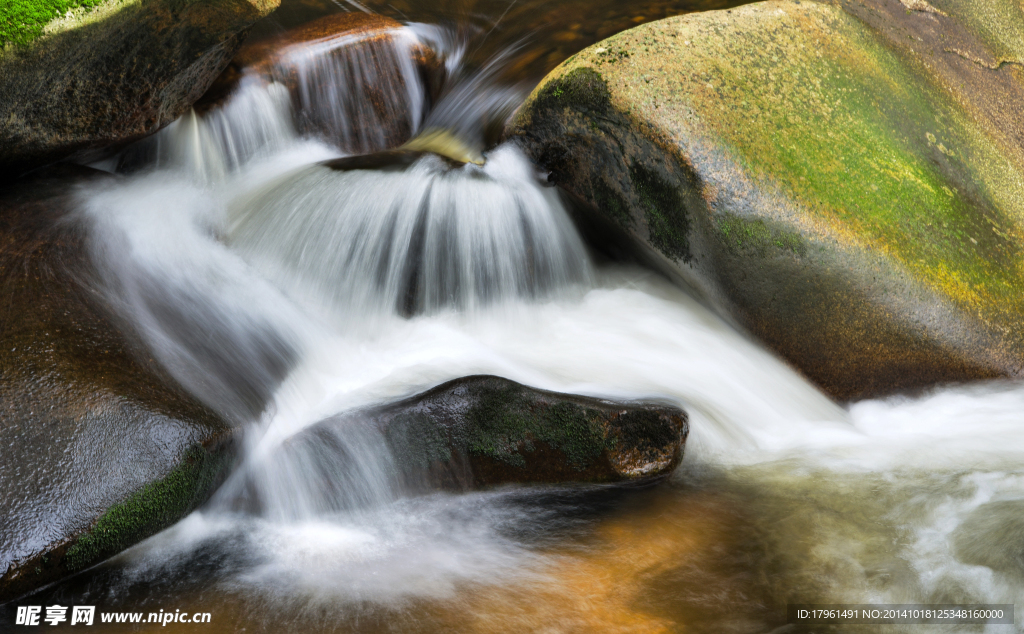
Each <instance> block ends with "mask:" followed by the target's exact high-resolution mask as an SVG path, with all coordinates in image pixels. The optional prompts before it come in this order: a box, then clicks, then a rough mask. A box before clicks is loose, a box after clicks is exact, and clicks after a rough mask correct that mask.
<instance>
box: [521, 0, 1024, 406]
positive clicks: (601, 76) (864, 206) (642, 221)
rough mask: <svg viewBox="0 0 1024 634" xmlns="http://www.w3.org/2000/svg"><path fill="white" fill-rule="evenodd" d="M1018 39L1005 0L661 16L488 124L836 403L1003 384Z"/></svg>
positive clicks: (1016, 156) (1017, 277)
mask: <svg viewBox="0 0 1024 634" xmlns="http://www.w3.org/2000/svg"><path fill="white" fill-rule="evenodd" d="M1022 32H1024V7H1022V6H1021V4H1020V3H1019V2H1011V1H1010V0H983V1H982V2H977V3H975V2H972V3H963V2H956V1H955V0H934V1H933V2H931V3H926V2H923V1H922V0H914V1H913V2H910V0H905V1H902V0H855V1H854V0H851V1H849V2H847V1H845V0H844V1H841V2H840V1H834V2H826V1H822V2H808V1H806V0H805V1H803V2H798V1H781V2H762V3H757V4H752V5H748V6H745V7H742V8H738V9H732V10H730V11H714V12H707V13H702V14H693V15H687V16H682V17H678V18H669V19H666V20H662V21H659V22H654V23H650V24H646V25H643V26H640V27H638V28H635V29H632V30H630V31H627V32H624V33H621V34H619V35H616V36H614V37H612V38H609V39H608V40H605V41H603V42H601V43H599V44H597V45H595V46H592V47H590V48H588V49H586V50H584V51H582V52H581V53H579V54H577V55H575V56H574V57H572V58H570V59H569V60H567V61H566V62H565V63H564V64H562V65H561V66H560V67H559V68H557V69H556V70H555V71H554V72H552V73H551V74H550V75H549V76H548V77H547V78H546V79H545V80H544V81H543V82H542V83H541V85H540V86H538V87H537V89H536V90H535V91H534V92H533V94H532V95H531V97H530V98H529V99H528V101H527V102H526V103H525V104H524V106H523V107H522V108H521V109H520V111H519V112H518V113H517V115H516V117H515V118H514V120H513V121H512V123H511V124H510V126H509V127H508V129H507V131H506V134H507V136H509V137H514V138H515V139H517V140H518V142H519V143H520V144H521V145H522V146H523V147H524V148H525V149H526V150H527V151H528V153H529V154H530V155H531V156H533V157H534V158H535V159H536V160H537V161H538V162H540V163H542V164H543V165H544V166H546V167H547V168H548V169H549V170H551V179H552V180H553V181H555V182H557V183H558V184H560V185H561V186H562V187H563V188H565V189H566V190H568V191H569V192H571V193H572V194H574V195H575V196H577V197H578V198H580V199H582V201H584V202H585V203H587V205H588V206H589V208H590V209H589V211H584V212H581V214H582V215H581V218H583V219H584V220H587V221H592V222H591V224H594V223H597V224H600V226H601V227H603V228H604V234H605V235H607V234H608V233H609V231H610V232H612V233H613V234H614V233H616V232H617V233H618V235H619V236H620V237H622V236H625V237H627V238H628V239H629V240H632V241H633V242H634V243H640V244H641V245H642V247H643V249H642V250H643V254H644V257H645V258H647V259H648V261H649V262H651V263H653V264H654V265H656V266H658V267H660V268H662V270H664V271H666V272H668V273H669V274H670V275H672V276H674V277H676V278H677V279H679V280H680V281H681V282H685V283H686V284H688V285H690V286H692V287H694V288H695V289H696V290H697V291H698V292H699V293H700V294H702V295H703V296H704V297H705V298H706V299H707V300H708V301H709V302H711V303H712V304H714V305H716V306H718V307H719V308H720V309H721V310H722V311H723V312H724V313H725V314H728V315H730V316H732V317H733V318H734V319H735V320H736V321H737V322H738V323H740V324H742V325H743V326H745V327H746V328H747V329H749V330H750V331H751V332H752V333H753V334H754V335H756V336H757V337H759V338H760V339H761V340H762V341H764V342H765V343H766V344H767V345H768V346H770V347H771V348H773V349H774V350H776V351H777V352H778V353H779V354H781V355H782V356H783V357H785V358H786V359H788V360H789V361H790V362H792V363H793V364H794V365H795V366H796V367H798V368H799V369H801V370H802V371H803V372H804V373H805V374H806V375H807V376H808V377H810V378H811V379H813V380H814V381H816V382H817V383H818V384H820V385H821V386H822V387H824V388H825V389H826V390H827V391H828V392H829V393H831V394H832V395H833V396H835V397H837V398H840V399H849V398H855V397H862V396H868V395H877V394H883V393H886V392H891V391H895V390H900V389H912V388H915V387H919V386H925V385H930V384H933V383H935V382H944V381H963V380H969V379H976V378H987V377H1005V376H1019V375H1020V373H1021V366H1022V361H1024V318H1022V315H1024V64H1022V62H1024V44H1022V42H1024V38H1022V36H1021V34H1022ZM584 224H586V223H584Z"/></svg>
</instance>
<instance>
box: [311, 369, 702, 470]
mask: <svg viewBox="0 0 1024 634" xmlns="http://www.w3.org/2000/svg"><path fill="white" fill-rule="evenodd" d="M347 424H361V425H368V426H371V427H373V428H375V429H376V430H377V431H379V432H380V433H381V434H382V435H383V438H384V439H385V442H386V444H387V445H388V447H390V449H391V452H392V454H393V455H394V463H395V465H396V468H397V469H398V470H399V471H400V479H401V480H402V482H403V484H404V486H405V488H406V489H411V490H417V489H434V488H445V489H452V490H469V489H473V488H478V487H487V486H496V485H501V484H509V483H561V482H624V481H632V480H641V479H647V478H655V477H659V476H664V475H666V474H668V473H671V471H672V470H673V469H675V467H676V466H677V465H678V464H679V462H680V461H681V460H682V457H683V445H684V443H685V442H686V436H687V434H688V432H689V425H688V423H687V417H686V413H685V412H684V411H682V410H680V409H677V408H675V407H670V406H667V405H661V404H655V403H640V402H612V401H605V400H600V399H595V398H588V397H583V396H574V395H570V394H558V393H555V392H546V391H542V390H537V389H534V388H530V387H526V386H524V385H520V384H519V383H515V382H513V381H509V380H507V379H503V378H499V377H494V376H471V377H466V378H462V379H457V380H455V381H450V382H448V383H445V384H443V385H440V386H438V387H435V388H434V389H432V390H430V391H428V392H424V393H423V394H420V395H418V396H414V397H412V398H410V399H407V400H404V401H401V402H399V403H395V404H392V405H388V406H385V407H381V408H378V409H373V410H370V411H364V412H359V413H356V414H353V415H348V416H345V417H343V418H341V419H335V420H332V421H329V422H326V423H321V425H347Z"/></svg>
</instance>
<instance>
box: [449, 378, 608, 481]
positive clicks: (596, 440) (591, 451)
mask: <svg viewBox="0 0 1024 634" xmlns="http://www.w3.org/2000/svg"><path fill="white" fill-rule="evenodd" d="M602 419H603V416H602V413H601V412H600V411H598V410H595V409H590V408H585V407H582V406H580V405H577V404H575V403H571V402H568V401H562V402H558V403H554V404H551V403H546V402H538V401H536V400H534V399H531V398H530V395H529V393H528V392H527V391H526V390H525V389H524V388H522V387H521V386H518V385H514V384H513V385H504V386H496V385H495V386H487V387H483V388H482V389H481V390H480V392H479V393H478V400H477V403H476V405H475V406H474V407H473V409H472V410H471V411H470V413H469V416H468V422H469V428H468V430H467V439H466V440H467V449H468V451H469V452H470V453H475V454H480V455H485V456H488V457H490V458H493V459H495V460H499V461H501V462H504V463H506V464H509V465H512V466H516V467H526V460H525V459H524V457H523V453H524V452H532V451H534V450H535V449H536V448H537V447H536V444H535V443H543V444H545V445H547V446H549V447H551V448H553V449H556V450H558V451H561V452H562V453H563V454H565V456H566V458H568V460H569V463H570V464H571V465H572V466H573V467H574V468H575V469H577V470H579V471H582V470H583V469H585V468H586V467H587V466H589V464H590V463H592V462H593V460H594V458H596V457H598V456H600V455H601V454H602V453H603V452H604V451H605V450H606V449H607V448H608V447H609V441H606V440H605V436H604V429H603V425H602Z"/></svg>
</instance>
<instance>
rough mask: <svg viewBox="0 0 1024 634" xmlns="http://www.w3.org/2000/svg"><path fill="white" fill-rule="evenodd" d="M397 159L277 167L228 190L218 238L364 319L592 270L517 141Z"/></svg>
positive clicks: (467, 303) (495, 295) (282, 282)
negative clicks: (464, 159) (448, 155)
mask: <svg viewBox="0 0 1024 634" xmlns="http://www.w3.org/2000/svg"><path fill="white" fill-rule="evenodd" d="M399 158H401V157H399ZM405 160H408V161H411V163H410V164H408V165H392V166H390V167H389V168H387V169H376V170H373V169H347V168H344V167H339V166H338V164H337V163H336V164H335V167H334V168H332V167H330V166H329V165H330V164H328V165H315V166H311V167H306V168H303V169H300V170H298V171H296V172H293V173H290V174H287V175H286V176H284V177H281V178H279V179H278V180H277V181H276V182H273V183H271V184H269V185H267V186H266V187H263V188H261V189H258V190H257V191H255V192H253V193H252V194H250V195H249V196H247V197H245V198H242V199H239V200H236V201H235V203H234V204H233V206H232V208H231V210H230V212H229V214H230V220H229V226H228V242H229V244H230V245H231V246H232V247H233V248H234V249H236V250H237V251H239V252H240V253H242V255H243V256H244V257H245V258H246V259H247V260H248V261H249V262H250V263H251V264H253V265H255V266H256V267H257V268H258V269H259V270H260V271H261V272H263V274H264V275H266V276H268V277H269V278H271V279H272V280H274V281H275V282H276V283H277V285H278V286H279V287H281V288H289V289H295V288H299V289H302V290H303V291H305V292H306V293H307V294H308V296H311V297H313V298H315V300H317V301H320V302H322V303H325V304H328V305H330V306H333V307H334V309H335V310H336V311H337V312H340V313H342V314H347V315H363V316H367V317H371V318H372V316H374V315H380V314H382V313H393V312H397V313H399V314H402V315H412V314H417V313H432V312H436V311H438V310H442V309H445V308H457V309H462V310H472V309H474V308H479V307H482V306H485V305H488V304H491V303H494V302H499V301H502V300H510V299H522V298H536V297H544V296H546V295H548V294H549V293H550V292H551V291H553V290H556V289H562V288H565V287H567V286H570V285H573V284H580V283H583V282H586V281H587V280H589V279H590V275H591V273H590V265H589V263H588V258H587V253H586V250H585V248H584V246H583V243H582V242H581V240H580V238H579V236H578V235H577V234H576V231H575V228H574V227H573V225H572V223H571V221H570V219H569V217H568V214H567V213H566V211H565V209H564V208H563V206H562V204H561V202H560V201H559V199H558V195H557V193H556V192H555V190H554V189H553V188H550V187H545V186H543V185H542V184H541V183H540V182H539V179H538V178H537V175H536V173H535V171H534V168H533V167H532V165H531V164H530V163H529V162H528V161H527V160H526V158H525V157H524V156H523V155H522V154H521V153H520V152H519V151H518V150H517V149H516V148H515V147H512V146H503V147H500V148H498V149H497V150H495V151H494V152H492V153H491V155H490V156H489V157H488V160H487V162H486V164H485V165H483V166H477V165H473V164H470V163H467V164H461V165H460V164H453V162H452V161H450V160H448V159H445V158H442V157H440V156H438V155H435V154H422V155H416V154H411V155H408V156H405ZM347 164H349V163H347V162H346V165H347Z"/></svg>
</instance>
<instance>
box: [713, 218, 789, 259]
mask: <svg viewBox="0 0 1024 634" xmlns="http://www.w3.org/2000/svg"><path fill="white" fill-rule="evenodd" d="M718 231H719V233H720V235H721V238H722V242H723V243H725V246H726V247H727V248H728V249H729V250H730V251H731V252H732V253H734V254H751V253H753V254H755V255H757V256H758V257H761V258H764V257H767V256H769V255H773V254H775V253H777V252H779V251H788V252H790V253H792V254H794V255H800V256H803V255H806V253H807V244H806V243H805V242H804V240H803V238H802V237H801V236H800V235H799V234H796V233H791V232H789V231H784V230H782V229H779V228H778V227H775V226H768V224H767V223H765V221H764V220H763V219H761V218H753V219H751V218H741V217H739V216H736V215H733V214H723V215H722V216H720V217H719V218H718Z"/></svg>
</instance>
